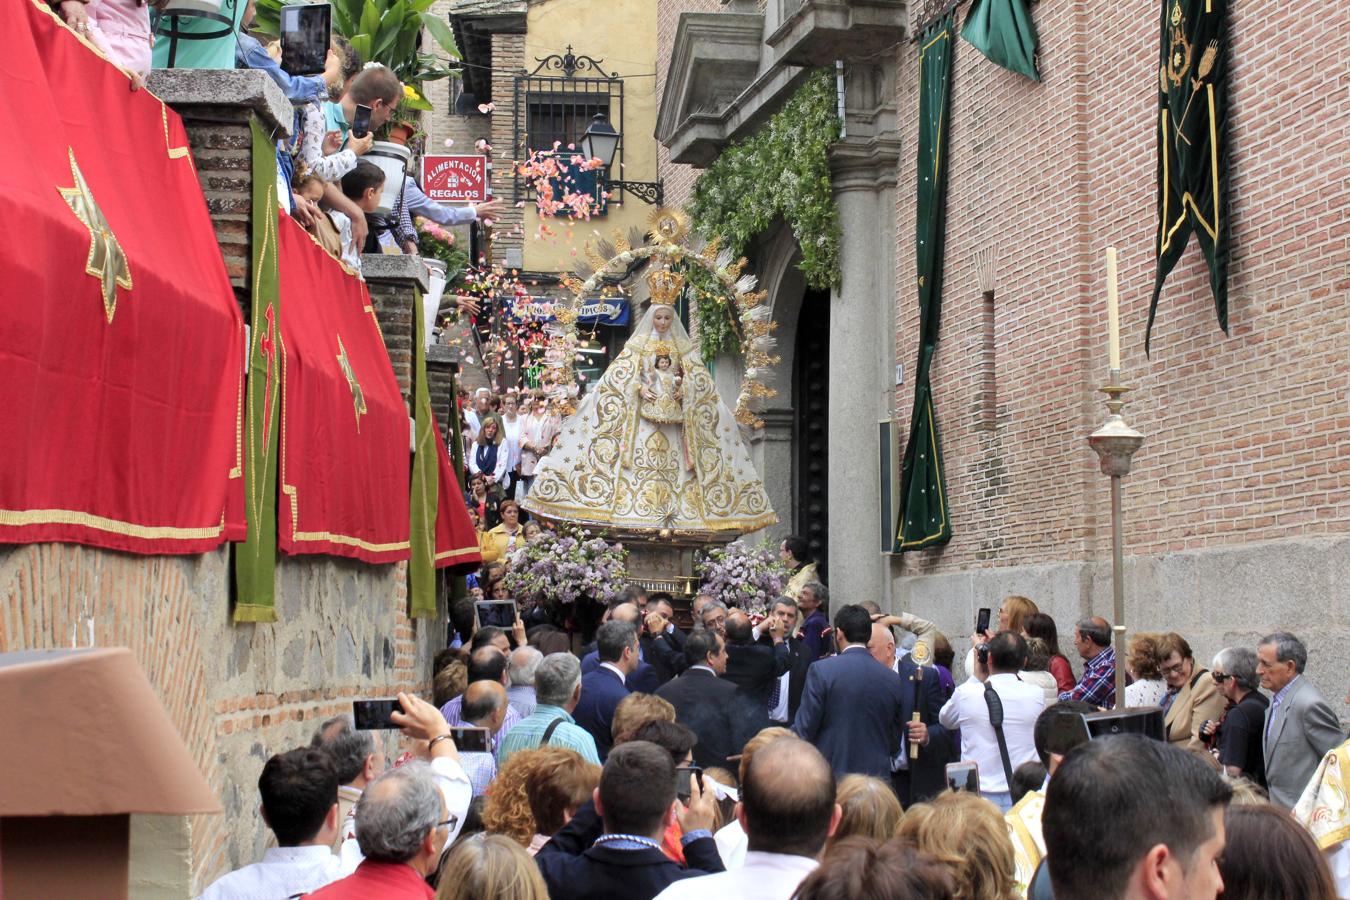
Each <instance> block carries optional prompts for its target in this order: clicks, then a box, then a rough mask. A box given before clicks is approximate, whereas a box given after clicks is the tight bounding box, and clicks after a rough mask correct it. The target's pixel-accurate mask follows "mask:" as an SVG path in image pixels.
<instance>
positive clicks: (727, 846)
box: [713, 819, 750, 872]
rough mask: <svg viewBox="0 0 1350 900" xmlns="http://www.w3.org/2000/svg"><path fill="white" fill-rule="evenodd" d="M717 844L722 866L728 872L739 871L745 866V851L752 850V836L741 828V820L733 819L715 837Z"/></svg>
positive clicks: (714, 840)
mask: <svg viewBox="0 0 1350 900" xmlns="http://www.w3.org/2000/svg"><path fill="white" fill-rule="evenodd" d="M713 842H714V843H716V844H717V855H718V856H720V857H722V865H724V866H726V868H727V871H728V872H730V871H731V870H732V869H739V868H740V867H741V866H743V865H745V851H746V850H748V849H750V836H749V835H747V834H746V833H745V829H744V828H742V827H741V820H740V819H732V820H731V821H730V822H728V823H727V824H725V825H723V826H722V827H721V828H719V829H717V833H716V834H714V835H713Z"/></svg>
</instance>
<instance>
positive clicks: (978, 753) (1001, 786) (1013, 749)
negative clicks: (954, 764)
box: [938, 674, 1045, 794]
mask: <svg viewBox="0 0 1350 900" xmlns="http://www.w3.org/2000/svg"><path fill="white" fill-rule="evenodd" d="M989 683H990V684H992V685H993V686H994V690H995V691H996V692H997V693H998V697H999V700H1001V701H1002V702H1003V737H1004V739H1005V740H1006V741H1007V742H1008V760H1009V762H1010V763H1011V764H1012V768H1013V770H1014V771H1016V769H1017V767H1018V766H1020V765H1021V764H1022V763H1024V762H1027V761H1028V760H1033V759H1039V757H1038V756H1037V755H1036V742H1035V740H1034V739H1033V736H1032V735H1033V732H1034V730H1035V727H1036V717H1037V716H1039V715H1040V714H1041V710H1043V709H1045V692H1044V691H1042V690H1041V689H1040V688H1039V687H1036V686H1035V685H1034V684H1027V683H1026V682H1024V681H1018V679H1017V676H1016V675H1010V674H999V675H991V676H989ZM938 721H939V722H941V723H942V727H944V728H948V729H951V728H960V729H961V758H962V759H969V760H974V761H975V762H976V764H978V765H979V767H980V791H981V792H982V793H993V794H997V793H1003V792H1005V791H1007V790H1008V778H1007V776H1006V775H1004V773H1003V758H1002V756H1001V755H1000V754H999V750H998V738H997V737H996V736H995V735H994V728H993V726H992V725H990V724H989V707H987V706H986V705H985V703H984V683H983V682H981V681H980V680H979V679H978V678H971V679H970V680H969V681H967V682H966V683H965V684H963V685H961V686H960V687H958V688H957V689H956V691H955V693H953V694H952V697H951V699H950V700H948V701H947V703H946V704H945V705H944V706H943V707H942V712H940V713H938Z"/></svg>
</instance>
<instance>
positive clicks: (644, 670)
mask: <svg viewBox="0 0 1350 900" xmlns="http://www.w3.org/2000/svg"><path fill="white" fill-rule="evenodd" d="M598 668H600V651H598V650H592V651H591V652H590V653H587V654H586V655H585V656H583V657H582V658H581V674H582V675H589V674H591V673H592V672H594V671H595V670H596V669H598ZM624 684H625V685H627V687H628V690H629V691H630V692H631V693H634V694H655V693H656V689H657V688H659V687H660V686H661V676H660V675H659V674H658V673H657V671H656V669H655V667H653V666H650V665H648V664H647V663H646V661H639V662H638V667H637V668H636V669H634V670H633V674H631V675H629V676H628V680H627V681H625V682H624Z"/></svg>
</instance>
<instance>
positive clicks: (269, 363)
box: [234, 120, 281, 622]
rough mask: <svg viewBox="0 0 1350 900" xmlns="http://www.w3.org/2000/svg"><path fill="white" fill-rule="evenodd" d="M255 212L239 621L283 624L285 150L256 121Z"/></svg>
mask: <svg viewBox="0 0 1350 900" xmlns="http://www.w3.org/2000/svg"><path fill="white" fill-rule="evenodd" d="M252 127H253V158H252V171H251V175H252V178H253V197H252V201H253V203H252V205H253V210H252V214H251V218H250V220H249V273H250V275H251V277H252V279H253V283H252V284H251V285H250V287H251V288H252V290H251V291H250V293H251V295H252V307H251V309H250V312H249V322H250V327H249V354H248V393H247V400H246V405H245V410H244V416H245V419H244V441H245V448H244V458H245V468H244V492H245V495H246V502H247V505H248V510H247V518H248V540H246V541H245V542H244V543H242V544H240V545H238V546H237V547H236V548H235V553H234V580H235V586H236V589H237V592H238V599H237V601H236V602H235V605H234V620H235V621H236V622H275V621H276V618H277V611H276V573H277V431H278V427H277V422H278V418H279V415H278V413H279V408H280V405H281V403H280V399H281V397H280V386H281V372H280V366H281V321H280V319H279V318H278V317H279V315H280V311H281V302H280V297H279V295H278V288H277V283H278V279H277V216H278V214H279V212H278V206H277V149H276V144H275V142H273V141H272V140H271V139H270V138H268V136H267V132H265V131H263V129H262V128H261V127H260V126H259V125H258V123H257V121H256V120H255V121H254V122H253V125H252Z"/></svg>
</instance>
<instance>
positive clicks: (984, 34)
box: [961, 0, 1041, 81]
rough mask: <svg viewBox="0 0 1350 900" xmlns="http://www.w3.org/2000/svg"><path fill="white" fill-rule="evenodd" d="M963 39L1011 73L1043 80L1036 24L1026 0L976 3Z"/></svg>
mask: <svg viewBox="0 0 1350 900" xmlns="http://www.w3.org/2000/svg"><path fill="white" fill-rule="evenodd" d="M961 37H963V38H965V39H966V41H968V42H969V43H970V44H971V46H973V47H974V48H975V49H976V50H978V51H980V52H981V53H983V54H984V55H985V56H986V57H988V58H989V61H990V62H992V63H994V64H996V65H1000V66H1002V67H1003V68H1005V69H1007V70H1008V71H1010V72H1016V73H1018V74H1019V75H1025V76H1027V77H1028V78H1030V79H1031V80H1032V81H1040V80H1041V74H1040V72H1038V71H1036V43H1037V40H1038V38H1037V37H1036V25H1035V23H1033V22H1032V21H1031V14H1030V13H1028V12H1027V6H1026V0H974V2H973V3H971V4H970V12H969V13H967V14H966V24H964V25H962V26H961Z"/></svg>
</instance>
